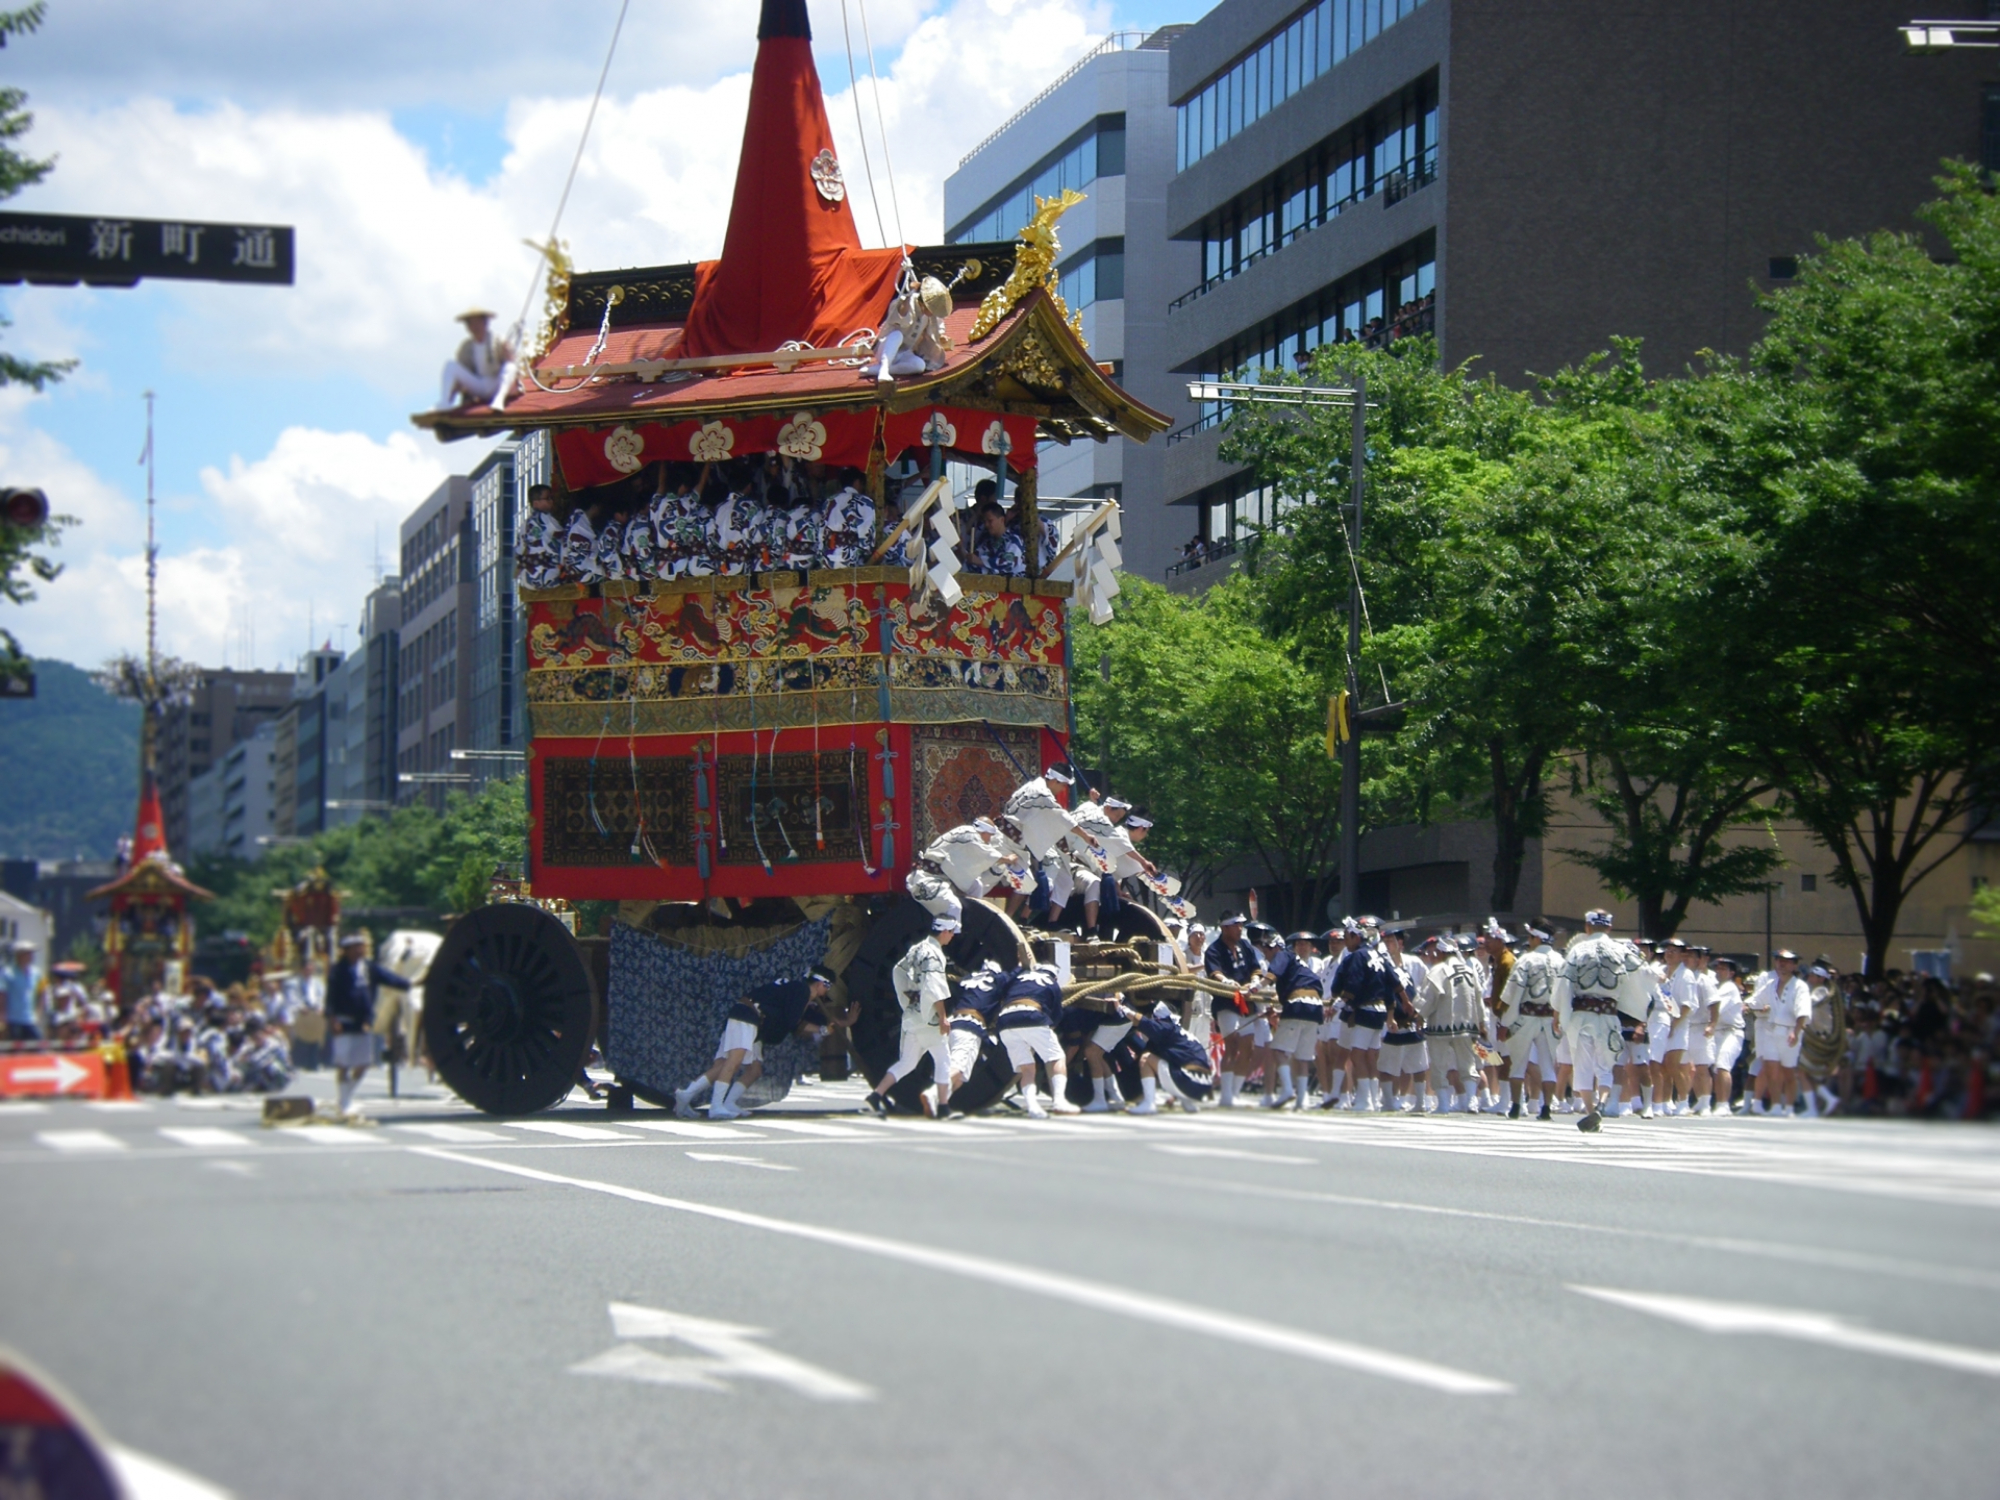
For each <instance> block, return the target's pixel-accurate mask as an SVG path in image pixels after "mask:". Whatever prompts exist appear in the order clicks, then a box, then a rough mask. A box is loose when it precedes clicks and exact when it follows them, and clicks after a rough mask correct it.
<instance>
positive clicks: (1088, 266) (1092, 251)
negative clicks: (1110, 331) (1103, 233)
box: [1056, 238, 1125, 312]
mask: <svg viewBox="0 0 2000 1500" xmlns="http://www.w3.org/2000/svg"><path fill="white" fill-rule="evenodd" d="M1058 271H1059V274H1058V277H1057V283H1056V290H1057V291H1059V292H1061V293H1062V299H1063V301H1064V302H1066V303H1068V304H1069V310H1070V311H1071V312H1081V311H1082V310H1083V309H1084V308H1086V307H1088V306H1090V304H1091V303H1093V302H1115V301H1117V300H1118V299H1119V298H1120V297H1123V296H1124V295H1125V241H1124V240H1123V239H1122V238H1120V239H1104V240H1096V241H1094V242H1093V243H1091V244H1090V245H1089V246H1088V247H1087V248H1085V250H1084V251H1083V253H1082V254H1081V255H1078V256H1075V257H1073V258H1072V259H1070V260H1069V261H1067V262H1065V263H1064V264H1063V265H1062V266H1061V267H1059V268H1058Z"/></svg>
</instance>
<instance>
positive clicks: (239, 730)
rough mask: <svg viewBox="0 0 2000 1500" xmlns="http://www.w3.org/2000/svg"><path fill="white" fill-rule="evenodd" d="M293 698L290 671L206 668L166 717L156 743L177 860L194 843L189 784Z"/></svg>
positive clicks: (162, 795)
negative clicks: (209, 669) (210, 669)
mask: <svg viewBox="0 0 2000 1500" xmlns="http://www.w3.org/2000/svg"><path fill="white" fill-rule="evenodd" d="M291 696H292V677H291V674H290V673H288V672H237V671H231V670H229V669H227V668H225V669H223V670H220V671H204V672H202V673H201V674H200V676H199V677H198V678H197V679H196V681H195V685H194V687H193V689H192V691H190V692H189V693H188V695H187V696H186V697H185V698H184V699H182V700H181V701H179V702H177V703H175V704H173V705H172V706H171V707H169V708H168V709H167V711H166V713H165V714H164V715H163V716H162V717H161V721H160V728H159V739H158V741H157V743H156V744H155V747H154V750H155V758H156V765H157V766H158V771H159V786H160V808H161V811H162V813H163V814H164V815H165V819H166V835H167V847H168V849H170V850H172V851H173V853H174V854H175V856H176V857H177V858H184V857H185V854H184V851H185V850H186V849H187V847H188V838H189V817H188V813H189V808H188V791H189V784H190V783H191V782H192V781H193V780H194V779H195V778H196V777H197V776H200V775H201V774H202V773H203V772H205V771H207V770H208V769H209V768H210V767H212V766H213V765H215V763H216V762H217V761H218V760H220V759H221V758H222V757H223V755H225V754H226V753H227V752H228V750H229V747H230V746H232V745H234V744H236V743H237V742H239V741H241V740H245V739H248V738H249V737H250V735H251V734H253V733H254V732H255V731H256V728H257V726H258V725H259V724H261V723H263V722H264V721H265V720H268V719H274V718H276V717H277V716H278V715H279V714H281V713H283V712H284V711H285V709H286V707H287V706H288V705H289V704H290V702H291Z"/></svg>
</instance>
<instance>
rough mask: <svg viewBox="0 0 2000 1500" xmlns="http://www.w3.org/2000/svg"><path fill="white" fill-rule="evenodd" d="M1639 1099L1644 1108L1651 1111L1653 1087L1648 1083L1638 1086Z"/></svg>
mask: <svg viewBox="0 0 2000 1500" xmlns="http://www.w3.org/2000/svg"><path fill="white" fill-rule="evenodd" d="M1639 1097H1640V1098H1641V1099H1642V1100H1644V1101H1645V1105H1646V1108H1648V1109H1651V1108H1652V1107H1653V1086H1652V1085H1651V1084H1650V1083H1645V1084H1641V1085H1640V1086H1639Z"/></svg>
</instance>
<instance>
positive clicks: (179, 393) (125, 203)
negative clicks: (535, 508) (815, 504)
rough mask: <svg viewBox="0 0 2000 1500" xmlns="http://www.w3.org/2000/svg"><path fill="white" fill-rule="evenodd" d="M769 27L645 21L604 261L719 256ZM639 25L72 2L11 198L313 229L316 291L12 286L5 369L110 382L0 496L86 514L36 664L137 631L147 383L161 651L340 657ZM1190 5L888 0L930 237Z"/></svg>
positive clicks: (456, 467) (44, 53)
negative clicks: (592, 99)
mask: <svg viewBox="0 0 2000 1500" xmlns="http://www.w3.org/2000/svg"><path fill="white" fill-rule="evenodd" d="M851 3H852V0H851ZM756 9H757V6H756V3H755V0H722V3H715V4H705V5H701V6H693V5H687V4H683V3H679V0H633V4H632V7H631V11H630V15H629V19H628V21H627V24H626V29H625V32H624V35H623V36H622V38H621V41H620V45H619V50H618V54H617V57H616V59H615V60H614V63H613V67H612V72H611V76H610V79H609V81H608V84H607V89H606V99H605V103H604V105H603V106H602V108H601V109H600V112H599V116H598V120H597V124H596V126H595V128H594V131H593V135H592V143H591V148H590V151H589V152H588V153H587V155H586V157H585V160H584V165H583V169H582V171H581V173H580V174H579V178H578V184H577V188H576V191H575V194H574V196H573V198H572V200H571V207H570V210H569V213H568V215H567V217H566V219H565V223H564V229H563V233H564V237H565V238H566V239H567V240H569V241H570V244H571V248H572V251H573V253H574V255H575V258H576V260H577V262H578V264H580V265H584V266H591V265H638V264H658V263H661V262H670V261H676V260H685V259H693V258H697V257H699V256H706V255H712V254H714V253H715V252H716V250H717V249H718V248H719V246H720V239H721V229H722V222H723V217H724V215H725V214H726V210H727V202H728V196H729V191H730V187H731V178H732V176H733V171H734V165H735V157H736V150H737V143H738V139H739V136H740V132H741V121H742V108H743V98H744V91H745V89H746V87H747V81H748V80H747V69H748V66H749V63H750V61H751V58H752V56H753V50H754V33H755V19H756ZM850 14H851V15H852V16H853V19H854V24H855V26H856V31H857V35H856V45H857V47H859V45H860V42H859V35H858V28H859V15H858V11H855V12H850ZM615 15H616V5H615V4H614V3H613V0H577V3H575V4H573V5H570V6H567V7H563V8H560V9H558V8H555V7H552V6H549V5H547V4H530V3H525V0H489V3H486V4H482V5H478V6H474V5H470V4H436V5H422V6H415V7H412V6H409V5H393V6H392V5H391V4H390V3H389V0H351V3H349V4H348V5H346V6H344V7H282V8H280V7H272V6H269V5H267V4H262V3H256V4H253V3H252V0H212V3H210V4H207V5H204V6H200V7H196V6H192V5H180V6H164V7H163V6H160V5H157V4H141V3H138V0H53V7H52V11H51V15H50V20H49V24H48V26H47V27H46V28H45V30H44V32H43V33H42V34H41V35H39V36H35V37H30V38H26V39H20V40H17V41H16V42H15V43H14V45H12V46H9V47H8V48H7V49H6V50H5V52H0V82H5V83H8V84H13V85H17V86H20V87H23V88H25V89H27V90H28V91H29V95H30V107H31V108H32V109H33V110H34V111H35V112H36V116H37V122H36V128H35V130H34V132H33V134H32V135H31V136H30V137H29V142H28V144H29V147H30V149H32V150H34V151H35V152H37V153H40V154H54V155H56V156H57V158H58V164H57V168H56V171H55V174H54V175H53V176H52V177H51V178H50V180H49V181H48V183H47V184H45V185H43V186H42V187H39V188H34V189H30V190H29V191H28V192H27V193H24V194H23V195H22V196H21V197H20V198H19V199H17V200H15V202H14V203H12V204H10V205H9V206H10V207H15V208H38V209H45V210H48V211H52V212H69V213H87V214H99V213H107V212H110V213H122V214H130V215H134V216H146V217H173V216H182V215H185V216H187V217H191V218H205V219H219V220H225V221H228V220H251V221H264V222H280V223H291V224H295V225H296V226H297V227H298V234H299V245H298V253H299V258H300V277H299V282H298V284H297V285H296V286H294V287H291V288H267V287H250V286H204V285H194V284H179V285H176V284H162V283H151V284H142V285H140V286H139V287H137V288H134V289H130V290H88V289H81V288H13V289H7V290H5V291H0V309H4V312H5V314H6V316H7V317H9V318H10V319H12V320H13V323H14V326H13V327H12V328H11V329H9V330H7V331H6V333H5V334H4V335H0V338H4V342H5V345H6V347H8V348H9V349H10V350H12V351H14V352H17V353H22V354H28V355H35V356H44V357H55V356H61V357H75V358H77V359H79V360H80V361H81V366H80V368H79V369H78V371H77V372H76V374H75V375H73V376H72V377H71V378H70V379H69V380H68V381H66V382H64V383H63V384H62V385H60V386H58V387H55V388H54V389H52V390H51V391H50V392H49V393H48V394H47V395H45V396H42V397H31V396H29V395H27V394H26V393H24V392H21V391H18V390H15V391H8V392H4V393H0V482H5V483H38V484H42V485H44V486H45V487H46V488H47V489H48V490H49V492H50V496H51V498H52V500H53V501H54V502H55V504H56V506H57V508H58V509H60V510H63V511H67V512H69V513H71V514H73V515H75V516H77V517H78V518H79V520H80V522H81V524H80V525H79V527H78V528H77V529H75V530H74V531H72V532H71V533H70V534H69V535H68V536H67V537H66V538H65V539H64V543H63V545H62V547H61V548H60V549H59V552H58V555H59V556H60V558H61V559H62V560H63V561H64V563H65V564H66V567H67V571H66V573H65V575H64V577H63V578H61V579H59V580H58V581H57V582H56V583H55V584H54V585H51V586H49V587H47V588H45V589H44V590H43V597H42V598H41V599H40V600H38V601H37V602H36V603H34V604H31V605H29V606H26V607H25V608H22V609H14V610H10V616H11V618H10V620H9V624H10V625H12V626H13V628H14V629H15V630H16V632H17V634H19V635H20V636H21V638H22V640H23V642H24V644H25V645H27V646H28V648H29V649H30V650H32V651H34V652H36V653H37V654H42V655H49V656H56V657H61V658H64V659H67V660H71V661H75V662H78V663H80V664H83V665H86V666H88V665H93V664H95V663H96V662H98V661H100V660H102V659H103V658H104V657H106V656H108V655H110V654H112V653H113V652H116V651H119V650H125V649H135V648H137V647H138V646H139V645H141V644H142V642H143V593H142V587H141V586H142V580H143V565H142V562H141V551H142V548H143V544H144V515H143V507H142V506H141V505H140V504H139V503H138V502H139V501H140V499H141V498H142V497H143V494H144V484H143V471H142V470H141V469H140V468H139V467H138V466H137V465H136V463H135V460H136V458H137V456H138V453H139V450H140V446H141V442H142V440H143V428H144V406H143V402H142V400H141V397H140V393H141V392H142V391H145V390H148V389H151V390H154V391H155V392H156V393H157V402H158V422H159V427H158V434H157V450H156V451H157V458H158V475H159V495H160V501H161V510H160V527H161V543H162V549H163V565H162V609H161V619H162V646H163V649H165V650H168V651H170V652H172V653H173V654H176V655H180V656H183V657H187V658H191V659H195V660H199V661H203V662H207V663H210V664H223V663H225V662H226V663H227V664H230V665H238V666H242V665H257V666H263V667H271V666H278V665H289V664H290V662H291V660H292V659H293V658H294V657H295V656H296V655H297V654H298V653H299V652H300V651H301V650H303V649H305V647H306V646H307V644H308V643H309V640H310V639H311V636H310V635H309V634H308V632H309V630H310V632H311V634H312V635H317V636H318V637H320V638H333V639H335V640H336V642H338V639H339V632H338V630H337V629H336V628H335V622H340V623H345V622H350V621H351V620H352V619H353V617H354V615H355V614H356V613H357V612H358V609H359V606H360V601H361V597H362V593H363V592H364V591H365V589H366V588H367V586H368V585H369V583H370V582H372V578H373V566H374V561H375V557H376V552H377V547H378V546H379V548H380V552H381V555H382V556H383V557H385V558H386V559H388V560H389V562H390V565H391V566H392V567H393V559H394V557H395V552H396V526H397V524H398V522H399V521H400V520H401V518H402V516H403V515H405V514H407V513H408V512H409V511H410V510H411V509H413V508H414V507H415V506H416V505H417V503H418V502H420V501H421V500H422V498H423V497H424V495H425V494H427V493H428V492H429V490H430V489H431V488H432V487H434V486H435V485H436V484H437V483H438V482H439V481H440V480H441V479H442V478H443V477H444V476H445V475H447V474H448V473H452V472H463V471H464V470H465V469H467V468H469V467H470V466H471V465H472V464H473V463H475V462H477V460H478V457H479V456H480V452H481V450H480V449H479V448H477V447H476V446H474V445H471V444H454V445H449V446H444V445H439V444H438V443H436V442H435V441H434V440H433V439H431V438H429V437H428V436H425V435H423V434H421V433H418V432H417V431H416V430H415V429H413V428H411V427H410V425H409V421H408V418H409V415H410V413H411V412H413V411H416V410H419V409H421V408H422V407H424V406H426V405H428V404H429V403H430V402H431V401H433V400H434V399H435V391H436V386H435V382H436V373H437V369H438V366H439V365H440V364H441V363H442V361H443V359H444V357H445V356H446V354H447V353H448V352H449V351H450V349H451V347H452V346H453V344H454V342H455V340H456V337H457V330H456V329H455V327H454V325H453V324H452V321H451V319H452V315H453V314H454V313H456V312H457V311H458V310H459V309H460V308H461V307H463V306H464V305H466V304H468V303H472V302H483V303H485V304H487V305H491V306H494V307H498V308H500V309H502V311H503V313H504V314H505V316H506V318H507V319H509V320H511V318H512V315H513V313H514V311H515V310H516V309H518V308H519V307H520V305H521V303H522V300H523V298H524V296H525V294H526V292H527V289H528V285H529V281H530V278H531V276H532V272H533V268H534V257H533V254H532V252H531V251H529V250H527V249H526V248H525V247H523V246H522V245H521V244H520V241H521V239H522V238H524V237H529V236H534V237H537V238H538V237H539V236H540V235H541V234H543V233H545V232H546V229H547V225H548V218H549V215H550V213H551V212H552V210H553V207H554V203H555V200H556V196H557V193H558V191H559V189H560V186H561V181H562V176H563V173H564V172H565V171H566V170H567V168H568V165H569V159H570V156H571V153H572V152H573V151H574V150H575V146H576V140H577V135H578V131H579V129H580V126H581V123H582V117H583V113H584V109H585V106H586V103H587V100H588V96H589V93H590V90H591V88H592V87H593V85H594V84H595V82H596V76H597V70H598V67H599V66H600V65H601V63H602V61H603V55H604V47H605V44H606V42H607V40H608V39H609V36H610V32H611V25H612V21H613V18H614V17H615ZM1196 15H1197V13H1196V12H1193V11H1190V10H1183V9H1181V8H1178V7H1171V8H1170V7H1168V6H1166V5H1164V4H1161V3H1157V0H1133V3H1117V4H1104V3H1098V0H873V3H872V4H870V5H869V7H868V19H869V27H870V31H871V33H872V36H873V40H874V42H875V46H876V65H877V67H878V69H879V70H880V71H881V75H882V94H883V105H884V114H885V116H886V119H887V126H888V132H889V139H890V145H891V149H892V155H893V157H894V159H895V162H896V168H897V191H898V195H899V197H900V199H901V203H902V208H903V218H904V222H905V227H906V229H907V230H908V231H909V233H910V234H911V236H912V237H913V238H917V239H920V240H934V239H936V238H937V237H938V235H939V233H940V225H939V222H938V220H939V207H938V204H939V193H940V184H941V182H942V179H943V177H944V175H946V174H947V173H948V172H949V171H950V170H951V169H952V167H953V166H955V165H956V162H957V158H958V156H959V155H960V154H962V153H963V151H964V150H965V148H966V147H968V146H969V145H971V144H972V143H974V142H975V141H977V140H978V139H979V138H980V137H981V136H983V135H984V134H985V133H986V132H987V131H988V130H990V129H991V128H992V127H993V126H994V125H996V124H998V123H999V122H1000V121H1001V120H1002V119H1004V118H1005V117H1006V116H1007V115H1008V114H1009V113H1011V112H1012V110H1013V109H1014V108H1015V107H1017V106H1018V105H1019V104H1020V103H1021V102H1023V101H1024V100H1025V99H1027V98H1028V97H1029V96H1030V95H1032V94H1033V93H1034V92H1035V91H1036V90H1037V89H1039V88H1040V87H1042V86H1043V85H1044V84H1046V83H1047V82H1048V81H1049V79H1051V78H1053V77H1054V76H1055V75H1056V74H1057V73H1058V72H1060V71H1061V70H1062V68H1063V67H1064V66H1066V65H1067V64H1068V62H1069V61H1070V60H1072V59H1073V58H1074V57H1076V56H1077V55H1079V54H1080V53H1081V52H1082V51H1083V50H1085V49H1086V48H1087V47H1088V46H1090V45H1091V44H1092V43H1093V42H1094V41H1095V40H1096V39H1097V38H1099V37H1101V36H1102V35H1103V34H1104V33H1105V32H1106V31H1109V30H1114V29H1117V30H1151V29H1152V28H1154V27H1155V26H1158V25H1162V24H1165V23H1167V22H1169V21H1175V20H1193V19H1196ZM813 16H814V22H815V28H816V31H817V37H816V50H817V52H818V55H819V60H820V68H821V75H822V78H823V79H824V81H825V83H826V87H827V89H828V92H829V95H830V98H829V106H830V111H831V116H832V119H833V122H834V128H835V132H836V137H837V138H839V139H840V140H841V142H842V146H843V154H845V155H853V154H855V153H853V152H852V151H851V150H849V149H848V144H849V143H847V142H846V141H845V135H846V134H847V133H848V132H850V131H851V129H852V121H853V109H852V105H851V103H850V102H849V101H848V99H847V98H846V97H845V95H844V93H843V92H842V91H843V90H844V88H845V85H846V59H845V55H844V53H843V52H842V50H841V47H840V8H839V6H838V5H837V4H832V3H829V0H817V3H815V4H814V6H813ZM862 66H863V67H864V69H865V66H866V64H865V61H864V62H863V64H862ZM869 97H870V95H869V92H868V91H867V89H866V87H865V85H864V93H863V98H864V103H866V101H868V100H869ZM843 120H844V121H845V122H846V123H845V124H843ZM869 122H870V127H871V129H872V128H873V125H874V121H873V117H872V114H871V115H870V121H869ZM878 169H879V163H878ZM859 206H860V205H857V207H859ZM857 218H858V219H860V220H862V221H863V222H864V224H865V223H866V222H867V221H868V220H870V219H871V218H872V215H870V214H868V213H866V212H862V213H858V214H857ZM863 233H864V237H868V231H867V229H866V228H864V230H863ZM378 539H379V540H378ZM253 627H254V637H255V649H254V652H253V651H252V650H251V646H250V642H251V633H252V628H253Z"/></svg>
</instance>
